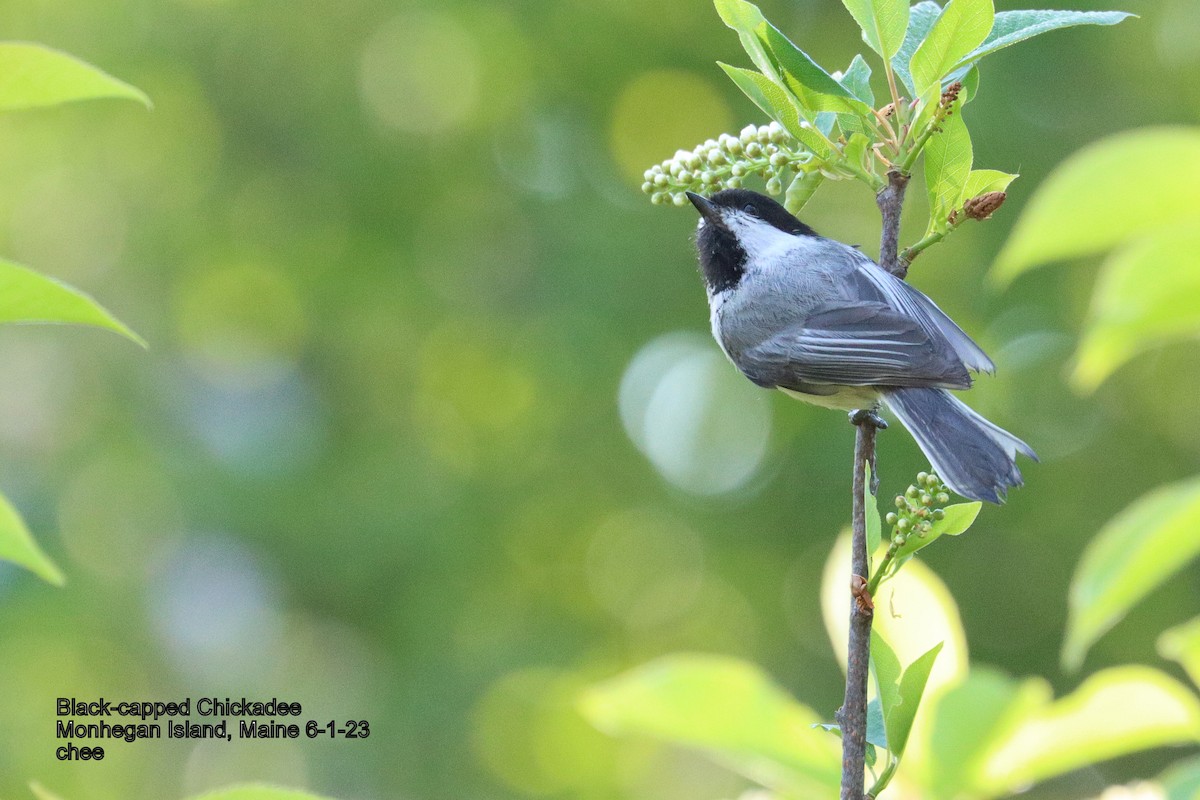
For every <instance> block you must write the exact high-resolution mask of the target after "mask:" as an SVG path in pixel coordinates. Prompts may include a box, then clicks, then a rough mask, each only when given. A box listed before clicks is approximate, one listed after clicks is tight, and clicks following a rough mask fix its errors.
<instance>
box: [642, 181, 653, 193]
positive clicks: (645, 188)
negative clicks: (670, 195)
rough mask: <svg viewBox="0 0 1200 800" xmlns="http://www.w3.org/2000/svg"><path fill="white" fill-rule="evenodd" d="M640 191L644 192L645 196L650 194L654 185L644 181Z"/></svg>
mask: <svg viewBox="0 0 1200 800" xmlns="http://www.w3.org/2000/svg"><path fill="white" fill-rule="evenodd" d="M642 191H643V192H645V193H646V194H650V193H651V192H653V191H654V184H653V183H651V182H650V181H646V182H645V183H643V184H642Z"/></svg>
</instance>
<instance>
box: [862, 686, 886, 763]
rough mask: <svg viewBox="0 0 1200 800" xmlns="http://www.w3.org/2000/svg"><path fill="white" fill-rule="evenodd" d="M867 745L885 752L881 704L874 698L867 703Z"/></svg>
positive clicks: (884, 726) (884, 727)
mask: <svg viewBox="0 0 1200 800" xmlns="http://www.w3.org/2000/svg"><path fill="white" fill-rule="evenodd" d="M867 744H869V745H874V746H875V747H882V748H883V749H884V750H887V746H888V740H887V726H886V725H884V722H883V703H881V702H880V701H879V698H878V697H876V698H875V699H874V700H872V701H871V702H869V703H867Z"/></svg>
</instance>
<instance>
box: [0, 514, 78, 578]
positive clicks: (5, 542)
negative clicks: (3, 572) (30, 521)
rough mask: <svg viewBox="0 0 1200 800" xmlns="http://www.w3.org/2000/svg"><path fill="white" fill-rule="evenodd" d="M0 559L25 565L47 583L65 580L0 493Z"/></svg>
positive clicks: (19, 516)
mask: <svg viewBox="0 0 1200 800" xmlns="http://www.w3.org/2000/svg"><path fill="white" fill-rule="evenodd" d="M0 561H11V562H12V563H14V564H18V565H20V566H22V567H25V568H26V569H28V570H29V571H30V572H32V573H33V574H35V575H37V576H38V577H39V578H41V579H42V580H44V581H46V582H47V583H52V584H54V585H55V586H62V585H63V584H64V583H65V582H66V578H64V577H63V574H62V572H61V571H60V570H59V568H58V567H56V566H55V565H54V562H52V561H51V560H50V558H49V557H48V556H47V555H46V554H45V553H43V552H42V549H41V548H40V547H38V544H37V542H36V541H34V539H33V535H32V534H31V533H30V532H29V529H28V528H27V527H25V522H24V521H23V520H22V519H21V515H20V514H18V513H17V510H16V509H15V508H13V507H12V505H11V504H10V503H9V502H8V500H6V499H5V497H4V495H0Z"/></svg>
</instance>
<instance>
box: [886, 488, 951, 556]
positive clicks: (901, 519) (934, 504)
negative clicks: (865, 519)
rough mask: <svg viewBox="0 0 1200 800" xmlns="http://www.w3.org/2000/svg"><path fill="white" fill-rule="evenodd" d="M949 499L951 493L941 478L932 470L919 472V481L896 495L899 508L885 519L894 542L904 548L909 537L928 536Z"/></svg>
mask: <svg viewBox="0 0 1200 800" xmlns="http://www.w3.org/2000/svg"><path fill="white" fill-rule="evenodd" d="M949 502H950V493H949V491H948V490H947V488H946V484H944V483H942V479H941V478H939V477H938V476H937V475H936V474H934V473H932V472H918V473H917V482H916V484H914V485H912V486H909V487H908V489H907V490H905V492H904V494H901V495H897V496H896V510H895V511H892V512H890V513H889V514H888V515H887V517H885V520H886V521H887V524H888V525H891V526H892V545H893V546H894V547H903V546H904V544H905V542H907V541H908V537H910V536H916V537H917V538H920V539H923V538H925V534H927V533H929V531H930V530H931V529H932V528H933V523H934V521H935V520H939V519H943V518H944V517H945V516H946V512H945V511H943V510H942V509H943V507H944V506H945V505H946V504H947V503H949Z"/></svg>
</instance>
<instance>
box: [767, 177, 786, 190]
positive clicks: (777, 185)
mask: <svg viewBox="0 0 1200 800" xmlns="http://www.w3.org/2000/svg"><path fill="white" fill-rule="evenodd" d="M782 191H783V181H781V180H779V178H771V179H770V180H769V181H767V194H779V193H780V192H782Z"/></svg>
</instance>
